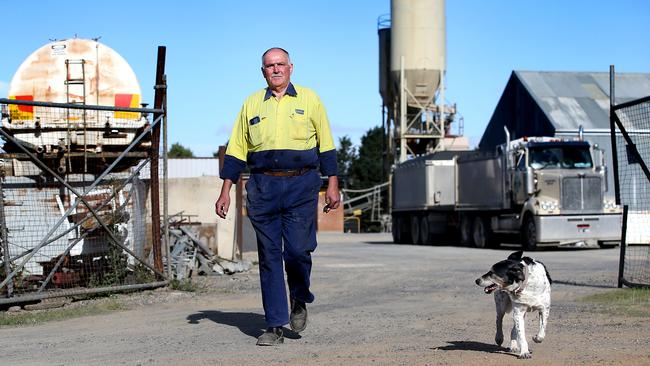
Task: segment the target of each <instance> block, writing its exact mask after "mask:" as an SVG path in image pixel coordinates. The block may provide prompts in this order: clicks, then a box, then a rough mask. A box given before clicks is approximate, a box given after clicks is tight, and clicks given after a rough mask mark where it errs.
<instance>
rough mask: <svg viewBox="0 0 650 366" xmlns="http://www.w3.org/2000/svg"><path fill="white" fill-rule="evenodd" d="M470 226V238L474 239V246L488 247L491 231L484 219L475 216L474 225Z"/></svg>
mask: <svg viewBox="0 0 650 366" xmlns="http://www.w3.org/2000/svg"><path fill="white" fill-rule="evenodd" d="M472 228H473V230H472V239H474V246H475V247H476V248H488V247H490V244H491V243H490V241H491V240H492V232H491V230H490V227H489V226H488V225H487V222H486V220H485V219H483V218H482V217H479V216H477V217H475V218H474V225H473V226H472Z"/></svg>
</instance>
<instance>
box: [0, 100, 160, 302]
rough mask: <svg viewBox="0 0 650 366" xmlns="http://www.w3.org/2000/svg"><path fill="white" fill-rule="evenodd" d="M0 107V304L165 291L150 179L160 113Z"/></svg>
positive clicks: (154, 185) (24, 104)
mask: <svg viewBox="0 0 650 366" xmlns="http://www.w3.org/2000/svg"><path fill="white" fill-rule="evenodd" d="M0 107H1V108H2V129H0V135H1V136H0V137H2V139H3V146H2V149H0V168H1V169H0V172H1V174H2V178H1V179H0V198H1V199H0V244H1V245H0V304H11V303H20V302H26V301H33V300H38V299H43V298H48V297H57V296H73V295H81V294H92V293H100V292H111V291H119V290H129V289H141V288H152V287H158V286H162V285H165V284H166V283H167V282H166V279H167V276H166V275H165V270H164V266H163V263H162V258H161V253H160V245H159V244H158V245H157V246H156V245H155V244H154V243H156V242H157V243H160V233H161V230H160V228H155V229H154V228H153V225H154V223H158V222H159V220H153V218H154V213H153V212H159V208H158V207H153V206H157V205H158V203H156V205H153V206H152V204H151V202H152V199H151V192H152V191H157V190H158V189H159V181H158V179H157V175H156V176H154V175H151V174H150V173H149V172H150V171H151V168H152V163H151V162H152V158H154V157H153V156H155V159H156V160H157V159H158V157H157V156H158V154H157V153H156V154H153V152H154V151H155V152H157V150H154V149H157V147H158V144H157V142H155V143H152V136H153V134H152V131H153V130H154V128H160V126H161V125H162V121H163V119H164V117H165V115H164V112H163V111H162V110H156V109H146V108H113V107H104V106H87V105H73V104H59V103H42V102H31V101H18V100H8V99H0ZM152 116H153V117H152ZM154 146H155V147H154ZM157 166H158V164H157V161H156V164H155V169H156V171H157V170H158V168H157ZM154 200H155V201H156V202H158V199H157V195H156V198H154ZM162 201H163V202H164V200H162ZM154 209H155V210H154ZM156 236H157V238H156ZM156 239H157V240H156ZM156 247H157V248H156ZM156 251H157V253H156ZM157 262H158V263H157Z"/></svg>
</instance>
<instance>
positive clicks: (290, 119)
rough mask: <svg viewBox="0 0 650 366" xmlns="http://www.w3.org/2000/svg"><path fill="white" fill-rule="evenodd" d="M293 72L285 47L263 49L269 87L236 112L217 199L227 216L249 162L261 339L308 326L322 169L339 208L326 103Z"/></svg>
mask: <svg viewBox="0 0 650 366" xmlns="http://www.w3.org/2000/svg"><path fill="white" fill-rule="evenodd" d="M292 72H293V64H292V63H291V61H290V59H289V53H288V52H287V51H285V50H283V49H282V48H271V49H269V50H267V51H266V52H264V54H263V55H262V75H264V79H266V83H267V85H268V87H267V88H264V89H262V90H259V91H257V92H255V93H253V94H252V95H250V96H249V97H248V98H247V99H246V101H245V102H244V105H243V106H242V109H241V111H240V112H239V116H238V117H237V120H236V121H235V126H234V128H233V130H232V134H231V136H230V141H229V143H228V148H227V150H226V156H225V159H224V164H223V169H222V171H221V173H220V177H221V179H223V187H222V189H221V194H220V195H219V199H218V200H217V202H216V204H215V210H216V212H217V215H218V216H219V217H221V218H225V217H226V214H227V213H228V207H229V206H230V195H229V192H230V188H231V186H232V184H233V182H236V181H237V180H238V178H239V175H240V173H241V171H242V170H243V169H244V168H245V167H246V165H247V164H248V166H249V168H250V170H251V176H250V179H249V181H248V183H246V192H247V200H248V201H247V202H248V206H247V209H248V217H249V218H250V220H251V223H252V224H253V228H254V229H255V233H256V236H257V252H258V256H259V266H260V283H261V288H262V303H263V306H264V314H265V319H266V325H267V329H266V331H265V332H264V333H263V334H262V335H261V336H260V337H259V338H258V340H257V344H258V345H260V346H273V345H278V344H280V343H283V342H284V337H283V333H282V326H283V325H285V324H287V323H289V325H290V326H291V329H293V330H294V331H295V332H301V331H303V330H304V329H305V327H306V325H307V306H306V304H307V303H311V302H313V301H314V295H313V294H312V293H311V292H310V291H309V284H310V274H311V263H312V262H311V252H312V251H314V249H316V227H315V225H316V210H317V205H318V192H319V190H320V187H321V185H322V181H321V174H322V175H323V176H327V177H328V186H327V191H326V193H325V203H326V206H325V209H324V211H325V212H327V211H329V210H330V209H336V208H338V207H339V202H340V194H339V189H338V178H337V176H336V173H337V171H336V170H337V164H336V150H335V147H334V141H333V139H332V134H331V132H330V126H329V122H328V120H327V114H326V113H325V108H324V107H323V105H322V104H321V101H320V98H319V97H318V96H317V95H316V93H314V92H313V91H312V90H311V89H308V88H304V87H301V86H298V85H294V84H292V83H291V81H290V79H291V73H292ZM317 169H320V173H319V172H318V170H317ZM283 260H284V266H285V270H286V273H287V283H288V285H289V296H290V304H289V303H287V294H286V290H285V284H284V272H283V268H282V265H283ZM289 305H290V307H291V314H290V315H289V311H288V308H289Z"/></svg>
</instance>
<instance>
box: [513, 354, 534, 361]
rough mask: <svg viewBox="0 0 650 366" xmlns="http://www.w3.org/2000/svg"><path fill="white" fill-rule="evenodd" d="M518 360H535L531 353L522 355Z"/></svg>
mask: <svg viewBox="0 0 650 366" xmlns="http://www.w3.org/2000/svg"><path fill="white" fill-rule="evenodd" d="M517 358H518V359H520V360H527V359H529V358H533V355H532V353H530V352H526V353H522V354H520V355H519V356H518V357H517Z"/></svg>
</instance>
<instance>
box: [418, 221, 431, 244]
mask: <svg viewBox="0 0 650 366" xmlns="http://www.w3.org/2000/svg"><path fill="white" fill-rule="evenodd" d="M420 244H423V245H429V244H431V228H430V227H429V219H428V218H427V216H423V217H422V219H421V220H420Z"/></svg>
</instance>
